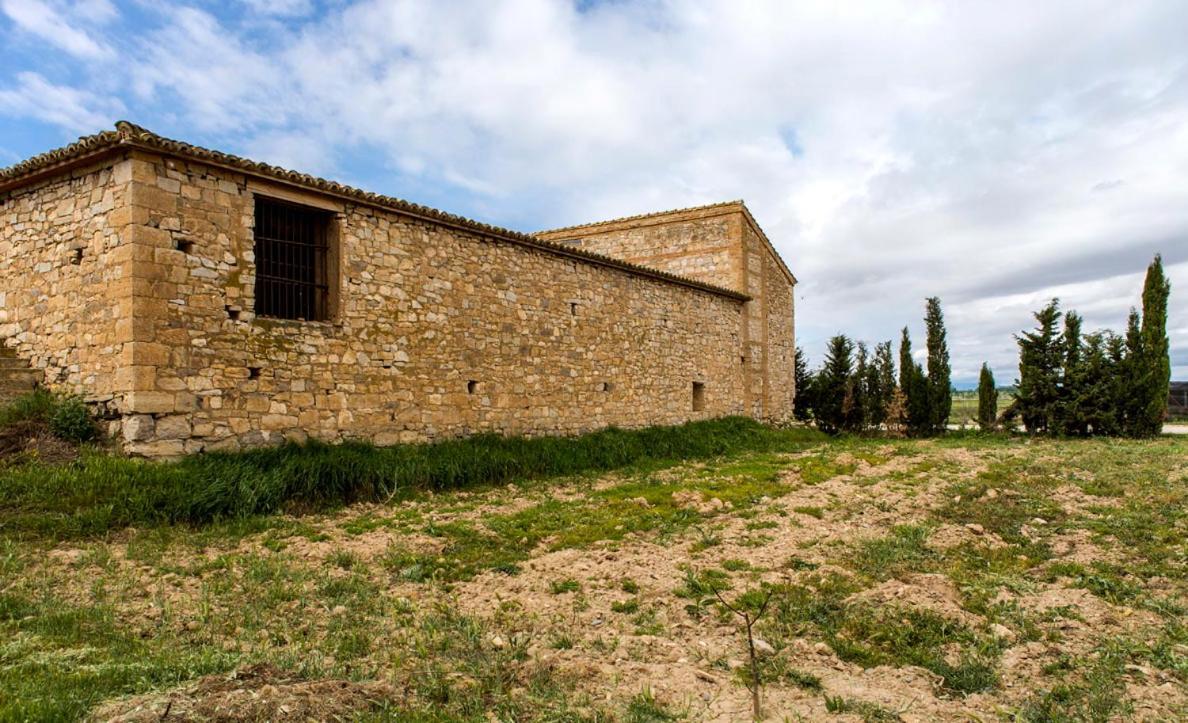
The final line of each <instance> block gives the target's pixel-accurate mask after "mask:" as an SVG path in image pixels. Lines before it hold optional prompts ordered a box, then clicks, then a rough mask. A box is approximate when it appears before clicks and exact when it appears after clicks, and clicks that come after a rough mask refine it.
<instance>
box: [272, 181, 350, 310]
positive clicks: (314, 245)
mask: <svg viewBox="0 0 1188 723" xmlns="http://www.w3.org/2000/svg"><path fill="white" fill-rule="evenodd" d="M331 219H332V214H331V213H329V212H327V211H322V210H320V209H316V208H310V207H308V206H299V205H297V204H293V203H287V202H285V201H278V200H276V199H272V198H265V197H263V196H256V229H255V239H256V314H257V315H259V316H271V317H275V318H278V319H300V320H305V321H324V320H326V319H327V318H328V315H329V300H328V296H329V284H328V282H327V273H326V261H327V259H326V255H327V247H328V237H329V235H330V234H329V231H330V222H331Z"/></svg>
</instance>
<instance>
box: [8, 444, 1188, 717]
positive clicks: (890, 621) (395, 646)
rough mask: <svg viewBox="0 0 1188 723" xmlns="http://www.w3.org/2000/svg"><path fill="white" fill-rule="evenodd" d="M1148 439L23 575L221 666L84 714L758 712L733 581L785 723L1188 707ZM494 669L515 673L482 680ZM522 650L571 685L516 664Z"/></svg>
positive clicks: (516, 494)
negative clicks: (752, 622)
mask: <svg viewBox="0 0 1188 723" xmlns="http://www.w3.org/2000/svg"><path fill="white" fill-rule="evenodd" d="M1151 444H1152V445H1162V446H1159V447H1154V446H1153V447H1152V448H1151V450H1154V451H1150V450H1148V451H1144V450H1141V449H1137V448H1136V449H1129V448H1123V449H1122V450H1121V451H1119V449H1118V448H1117V447H1112V446H1111V445H1110V444H1108V443H1086V444H1084V445H1080V444H1073V443H1067V444H1065V445H1064V446H1062V443H1043V444H1033V443H1023V442H1011V443H995V444H988V443H971V444H968V445H964V444H959V443H946V444H939V443H932V442H894V443H887V442H878V441H857V442H850V443H847V444H845V445H835V446H828V445H826V446H825V447H823V448H813V449H810V450H807V451H797V452H793V453H788V454H782V455H760V456H756V457H754V458H746V459H735V460H716V461H714V462H712V463H708V464H689V465H679V466H676V467H671V468H667V469H662V470H649V471H636V472H629V473H624V474H622V475H618V474H616V475H606V476H604V477H601V478H598V479H575V480H563V481H560V482H556V481H554V482H549V483H534V484H530V485H522V486H517V485H509V486H508V487H506V488H498V489H492V490H484V491H480V492H472V493H466V492H459V493H452V494H443V495H438V496H424V497H421V498H418V499H415V500H412V501H408V502H405V503H401V504H398V505H394V506H383V505H360V506H356V507H352V508H348V509H345V510H342V511H339V512H337V513H335V514H332V515H323V516H314V517H303V518H294V519H288V520H285V523H284V525H282V526H277V527H270V528H269V529H265V530H263V531H259V532H249V533H247V534H243V535H241V536H238V537H237V539H234V540H230V541H229V540H222V541H219V540H215V539H212V536H211V534H210V533H209V532H207V533H200V532H198V531H193V532H176V533H174V534H173V535H171V536H169V535H161V534H159V533H150V532H148V531H145V532H138V531H129V532H126V533H122V534H121V535H120V536H118V537H117V538H115V539H112V540H107V541H102V542H90V543H86V544H77V543H76V544H70V545H58V546H56V547H54V548H53V549H51V550H47V551H44V552H45V554H44V555H42V556H40V557H39V558H38V559H36V560H35V561H30V562H29V563H28V565H27V566H26V567H24V568H23V569H22V571H21V573H20V576H21V578H22V579H23V580H25V581H26V582H25V583H24V585H25V586H26V587H28V586H31V585H34V583H33V582H31V581H39V582H38V583H37V584H41V585H45V586H48V587H50V588H52V589H53V591H54V594H55V595H56V596H57V597H58V598H59V599H61V600H63V601H66V602H67V603H68V604H70V605H76V606H86V605H94V604H96V602H102V604H103V605H104V606H105V609H108V610H110V611H111V614H112V616H113V621H114V622H113V624H114V625H116V626H118V627H119V628H120V629H126V630H130V631H135V635H136V636H139V637H140V638H142V639H149V640H154V639H158V638H159V639H160V640H162V641H165V640H169V641H172V644H182V645H194V646H203V648H204V649H209V650H212V651H215V653H212V654H218V655H228V656H230V658H229V659H230V660H231V661H232V662H231V664H229V666H228V665H224V666H223V667H230V670H229V671H224V672H217V673H212V674H209V675H206V676H194V677H192V678H190V679H188V680H187V679H186V676H180V677H181V679H182V680H183V681H184V682H180V683H179V684H176V685H169V684H164V685H158V686H154V687H153V689H151V690H149V691H147V692H142V693H139V694H137V695H132V696H115V697H114V698H110V699H108V700H106V701H104V702H102V703H101V704H99V705H98V706H97V707H95V708H93V710H92V717H93V719H95V720H119V721H147V720H166V719H168V720H282V719H283V720H330V719H351V718H352V717H358V716H363V715H365V714H366V715H377V716H380V717H383V716H384V715H387V716H389V718H390V719H395V720H399V719H402V718H401V715H399V714H398V713H392V712H391V711H399V710H402V708H401V707H402V706H405V705H414V704H416V705H421V704H426V701H431V699H432V695H431V694H430V693H427V692H426V685H425V678H426V676H429V675H430V673H428V672H426V671H429V670H430V667H427V666H429V665H430V663H427V662H425V660H418V658H419V657H421V658H431V659H432V661H433V662H432V665H433V666H438V667H440V668H443V669H448V670H444V672H443V671H442V670H438V667H433V668H432V675H433V676H437V675H439V674H440V676H441V680H440V681H438V680H437V678H434V681H435V682H434V685H435V686H437V687H436V688H434V690H438V689H440V688H441V686H445V689H446V690H448V691H450V693H449V694H448V695H445V694H443V695H444V697H443V698H442V701H444V702H442V703H441V704H440V705H441V706H442V707H441V711H445V712H448V713H449V715H450V716H456V718H457V719H471V716H470V712H471V708H468V707H467V706H470V705H472V703H471V702H465V703H463V702H459V701H463V700H465V701H469V700H470V699H469V698H466V696H467V695H471V691H477V692H475V693H474V695H475V696H476V697H475V700H476V701H478V702H477V703H474V705H476V706H478V707H480V708H481V707H483V706H493V707H492V708H491V709H490V710H498V709H499V708H498V706H499V705H502V702H501V701H503V700H504V699H503V698H502V697H500V696H506V697H507V698H508V700H510V701H511V703H509V704H508V705H513V706H514V705H519V704H517V703H516V702H515V701H516V698H517V696H519V698H520V699H522V700H521V702H523V701H527V703H526V704H525V705H522V706H520V707H513V708H508V710H515V711H520V712H517V713H513V714H511V718H501V717H500V716H501V715H502V714H498V715H497V714H496V713H491V715H492V716H493V717H492V718H490V719H495V718H500V719H513V718H514V719H518V718H519V717H520V716H521V715H524V713H523V711H534V710H536V711H546V712H547V710H552V708H551V707H550V706H557V705H561V703H558V702H557V701H558V700H561V699H564V701H567V702H566V705H569V704H571V703H572V705H573V708H572V710H574V711H577V714H582V715H584V714H587V713H588V714H590V715H593V712H594V711H600V710H607V711H611V712H610V713H607V716H608V718H609V719H622V720H663V719H676V718H679V719H689V720H704V721H733V720H749V719H750V717H751V694H750V692H749V691H748V689H747V687H746V686H745V685H744V683H743V681H744V680H745V678H746V676H747V675H749V672H750V668H749V667H748V654H749V649H748V646H747V638H746V635H745V632H744V630H743V628H742V626H741V625H740V618H739V617H738V616H735V615H733V614H732V613H730V611H729V610H727V609H726V608H725V607H724V606H723V605H721V604H720V603H718V602H717V598H718V596H719V595H720V596H721V598H722V599H724V600H726V601H733V603H734V604H735V605H738V606H740V607H744V608H745V607H746V606H747V605H750V604H752V603H753V601H754V599H757V597H758V596H761V595H763V594H766V593H767V592H768V591H769V592H770V595H771V601H772V602H771V606H770V607H769V608H768V609H767V611H766V612H765V616H764V617H763V618H761V619H760V620H759V622H758V624H757V625H756V628H755V631H756V635H757V636H758V641H757V642H756V645H757V647H758V651H759V652H758V655H759V661H760V664H761V672H762V675H763V676H764V677H765V681H764V683H763V685H762V688H761V691H760V695H761V701H762V706H763V712H764V715H765V717H766V718H767V719H770V720H795V719H806V720H904V721H933V720H954V721H958V720H990V719H1000V718H1007V719H1010V718H1015V719H1024V720H1055V719H1060V718H1061V716H1064V717H1065V719H1073V720H1076V719H1086V720H1089V719H1103V720H1104V719H1138V720H1172V719H1184V717H1186V716H1188V687H1186V684H1185V680H1186V678H1185V675H1186V673H1188V635H1186V634H1185V630H1184V625H1183V617H1182V616H1183V614H1184V606H1185V604H1188V597H1186V595H1185V591H1186V585H1185V566H1186V561H1188V555H1186V552H1188V549H1186V547H1185V543H1184V537H1185V531H1186V523H1185V517H1184V515H1183V513H1182V511H1177V510H1176V509H1174V508H1177V507H1178V508H1179V510H1182V509H1183V504H1182V503H1183V501H1184V493H1185V489H1186V488H1188V474H1186V472H1185V470H1186V468H1188V455H1184V454H1183V453H1184V452H1185V451H1188V447H1185V446H1184V445H1183V444H1181V443H1178V442H1166V441H1164V442H1156V443H1151ZM1119 480H1121V481H1122V483H1123V484H1124V486H1123V487H1122V491H1121V492H1119V491H1118V490H1117V488H1116V487H1115V486H1114V485H1115V483H1117V482H1118V481H1119ZM1137 480H1143V481H1142V482H1139V481H1137ZM732 485H733V486H732ZM744 485H750V487H745V489H747V490H750V492H749V493H748V494H747V495H745V496H734V497H731V495H730V494H727V492H728V491H730V490H732V489H741V488H743V486H744ZM723 490H725V491H727V492H723ZM637 492H638V494H636V493H637ZM740 494H741V493H740ZM575 507H576V508H581V509H583V510H586V512H583V513H582V514H579V515H577V516H575V517H574V518H573V519H569V518H566V521H564V522H562V523H557V522H556V521H555V519H554V517H555V516H556V515H565V514H567V510H568V511H570V512H572V510H573V509H574V508H575ZM608 508H611V509H613V510H615V511H616V512H615V515H614V516H612V517H611V518H610V522H609V523H607V525H606V526H605V527H598V526H597V525H596V524H595V522H594V521H593V520H594V519H595V518H597V517H598V515H599V514H600V512H599V511H600V510H603V511H605V510H606V509H608ZM599 519H601V518H599ZM616 521H618V522H619V524H617V525H616ZM550 525H551V526H550ZM1132 534H1137V535H1138V536H1139V538H1138V539H1136V538H1132V537H1131V535H1132ZM512 548H514V549H517V550H519V549H522V550H523V552H522V553H517V554H515V555H511V556H509V555H510V553H509V552H508V550H509V549H512ZM100 577H102V578H103V582H102V584H99V583H97V582H96V580H97V578H100ZM21 586H22V584H17V585H12V584H10V585H9V588H10V589H16V588H20V587H21ZM328 590H329V591H331V592H327V591H328ZM748 594H750V595H751V596H752V597H751V602H747V595H748ZM443 611H448V616H461V618H460V619H465V620H469V621H474V624H473V626H472V627H466V628H465V631H466V632H465V633H464V635H463V638H462V640H461V641H460V642H459V641H453V642H448V643H447V642H443V641H444V640H445V638H444V637H443V636H445V635H446V633H445V632H442V631H443V630H444V629H445V628H444V627H442V628H439V627H431V626H436V625H445V624H444V623H441V622H440V621H441V620H442V619H444V618H443V617H442V616H443V615H446V613H445V612H443ZM449 619H451V620H454V619H455V618H454V617H449ZM429 621H434V622H429ZM451 629H452V628H451ZM344 641H346V642H344ZM463 648H466V649H467V650H470V649H473V651H480V652H478V653H473V655H479V654H480V653H481V654H482V655H484V656H488V657H490V660H487V659H486V658H483V659H479V658H475V657H472V652H462V649H463ZM491 666H494V667H493V668H492V667H491ZM501 666H504V667H506V668H507V669H508V670H511V669H513V668H514V670H515V671H518V672H516V673H514V675H513V674H511V673H509V674H508V675H510V676H512V677H513V678H515V680H511V682H505V683H501V682H492V680H495V679H497V678H498V675H496V674H495V673H493V672H492V670H493V669H496V668H498V669H501V670H502V669H503V668H502V667H501ZM527 666H531V670H533V671H548V675H549V676H551V677H550V678H549V680H554V681H560V682H559V683H557V685H556V686H555V687H556V689H554V688H548V690H549V691H550V692H547V693H546V692H540V691H542V690H545V688H546V686H545V685H544V684H543V683H542V684H540V685H539V686H538V687H537V688H533V684H532V683H530V682H525V680H527V679H526V678H524V679H522V678H516V677H515V676H521V675H523V676H527V675H528V673H525V672H524V671H525V670H528V669H529V668H528V667H527ZM236 671H238V672H236ZM536 674H537V673H532V675H536ZM451 696H452V697H451ZM534 696H540V699H541V700H543V701H545V702H544V703H540V704H539V705H535V704H533V703H532V701H533V700H535V699H534ZM640 696H644V697H643V698H641V697H640ZM546 699H547V700H546ZM641 700H643V701H644V702H645V703H646V705H644V703H640V702H639V701H641ZM410 701H411V702H410ZM625 701H630V704H628V702H625ZM385 706H386V707H385ZM645 708H646V711H651V712H650V713H648V715H652V716H653V717H647V715H644V714H642V713H640V710H644V709H645ZM385 710H387V711H389V712H388V713H383V711H385ZM418 710H421V709H420V708H418ZM566 710H569V709H568V708H567V709H566ZM375 711H380V712H379V713H376V712H375ZM615 711H617V712H615ZM646 711H645V712H646ZM439 712H440V711H439ZM442 715H443V718H441V719H455V718H450V717H449V716H446V715H445V713H444V712H443V713H442ZM575 715H576V714H575ZM660 716H672V717H673V718H663V717H660ZM527 717H530V718H531V717H536V716H535V714H528V715H527ZM579 717H580V716H579ZM426 719H434V720H436V719H438V718H426ZM474 719H483V715H479V714H477V713H476V715H475V716H474ZM550 719H552V718H550ZM591 719H592V718H591Z"/></svg>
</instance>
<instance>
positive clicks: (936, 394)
mask: <svg viewBox="0 0 1188 723" xmlns="http://www.w3.org/2000/svg"><path fill="white" fill-rule="evenodd" d="M924 324H925V327H926V328H927V331H928V338H927V344H928V427H929V432H930V433H931V434H941V433H943V432H944V431H945V430H946V429H947V428H948V425H949V414H950V413H951V412H952V411H953V387H952V380H951V375H952V367H951V366H950V365H949V345H948V342H947V341H946V339H945V336H946V334H945V317H944V314H942V313H941V305H940V299H938V298H937V297H935V296H933V297H930V298H929V299H928V302H927V312H926V313H925V316H924Z"/></svg>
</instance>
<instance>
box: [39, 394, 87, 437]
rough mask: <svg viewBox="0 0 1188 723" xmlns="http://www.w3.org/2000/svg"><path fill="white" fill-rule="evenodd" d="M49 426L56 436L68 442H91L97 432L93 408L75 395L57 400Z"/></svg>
mask: <svg viewBox="0 0 1188 723" xmlns="http://www.w3.org/2000/svg"><path fill="white" fill-rule="evenodd" d="M49 427H50V431H51V432H53V434H54V436H55V437H58V438H60V439H64V440H66V441H67V442H78V443H81V442H89V441H91V440H92V439H94V438H95V436H96V432H97V430H96V429H95V420H94V419H92V417H91V410H90V409H88V408H87V405H86V404H85V403H83V400H82V399H80V398H78V397H74V396H68V397H59V398H57V399H56V400H55V404H54V407H53V411H52V412H51V413H50V416H49Z"/></svg>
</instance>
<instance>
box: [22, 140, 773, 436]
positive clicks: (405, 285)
mask: <svg viewBox="0 0 1188 723" xmlns="http://www.w3.org/2000/svg"><path fill="white" fill-rule="evenodd" d="M276 213H281V214H282V215H284V214H285V213H290V214H294V215H292V216H291V217H290V216H284V219H285V220H284V221H283V223H282V222H280V221H275V220H269V217H268V216H266V215H265V214H276ZM294 219H296V220H294ZM278 223H279V224H281V225H280V226H278V228H283V229H287V230H281V231H272V230H270V231H268V232H267V234H268V235H269V236H272V235H280V236H284V238H283V239H281V240H280V241H277V242H275V243H276V244H281V245H280V246H268V247H267V250H264V251H262V249H264V247H262V246H261V245H260V244H262V243H269V244H273V243H274V242H273V241H266V240H265V239H264V238H263V236H262V235H261V234H262V233H264V232H263V231H262V230H261V229H263V228H264V227H265V226H266V225H269V224H271V225H273V226H275V225H276V224H278ZM285 224H288V225H287V226H286V225H285ZM306 226H308V227H309V228H311V229H315V227H316V229H315V230H316V233H314V232H311V233H314V235H315V236H317V239H319V240H317V241H316V243H314V242H312V241H311V242H309V243H310V244H313V245H312V246H309V245H300V250H301V253H306V252H307V251H308V252H309V256H308V257H302V258H308V259H312V260H309V261H308V263H307V262H306V261H301V260H300V259H299V260H297V261H293V260H292V259H288V257H285V258H286V259H288V261H287V262H286V263H280V264H278V262H277V261H276V259H275V255H276V254H277V253H278V252H277V251H276V250H275V249H276V248H285V249H287V248H290V247H292V248H297V247H298V246H295V245H294V244H298V241H300V243H301V244H305V243H306V242H305V240H302V239H298V240H296V241H295V240H293V239H290V238H289V236H286V235H285V234H289V233H290V232H291V227H292V228H306ZM269 228H271V226H269ZM293 233H295V232H293ZM293 238H297V237H293ZM310 238H313V237H312V236H311V237H310ZM286 244H287V245H286ZM315 246H316V250H317V253H314V252H313V251H311V249H313V248H314V247H315ZM261 253H264V254H266V255H267V256H268V259H267V260H265V259H263V258H262V257H261ZM299 255H300V254H299ZM290 262H291V263H290ZM262 265H263V266H267V268H263V266H262ZM298 266H301V267H302V270H300V273H306V272H308V273H309V274H310V277H309V280H305V279H304V277H303V280H301V281H294V279H295V278H296V277H290V276H286V274H290V271H286V270H285V269H289V268H290V267H292V268H296V267H298ZM306 266H307V267H308V268H305V267H306ZM292 273H297V272H292ZM278 274H279V275H280V276H281V277H283V278H282V279H281V280H280V281H275V280H274V277H276V276H277V275H278ZM306 281H308V284H307V285H305V286H300V289H303V290H304V291H302V290H299V291H298V292H294V293H296V295H297V297H298V300H299V302H300V303H296V305H294V304H293V303H291V301H285V299H283V298H281V299H280V300H279V301H278V300H277V299H278V298H280V297H276V296H275V294H276V291H275V290H276V289H278V288H282V286H283V288H286V289H288V288H298V286H299V284H304V283H306ZM319 281H320V283H315V282H319ZM270 284H271V285H270ZM278 284H280V286H278ZM794 284H795V279H794V278H793V276H792V274H791V273H790V272H789V271H788V269H787V267H786V266H785V265H784V264H783V262H782V261H781V260H780V259H779V256H778V255H777V254H776V252H775V250H774V249H773V248H772V246H771V244H770V242H769V241H768V240H767V238H766V237H765V236H764V234H763V232H762V230H761V229H760V228H759V226H758V224H757V223H755V220H754V219H753V218H752V217H751V215H750V213H749V212H748V211H747V209H746V207H745V206H744V205H743V204H742V203H741V202H732V203H726V204H718V205H714V206H706V207H702V208H696V209H687V210H683V211H674V212H668V213H663V214H653V215H649V216H640V217H634V218H627V219H619V220H617V221H610V222H604V223H600V224H593V225H589V226H581V227H574V228H570V229H561V230H557V231H549V232H543V233H540V234H537V235H527V234H521V233H516V232H513V231H508V230H505V229H500V228H496V227H493V226H489V225H486V224H481V223H478V222H475V221H471V220H468V219H465V218H461V217H458V216H454V215H450V214H445V213H442V212H440V211H435V210H433V209H429V208H425V207H423V206H418V205H415V204H410V203H407V202H405V201H401V200H398V199H394V198H389V197H385V196H380V195H376V194H371V193H365V192H362V191H358V190H355V189H352V188H349V187H346V186H342V185H340V184H337V183H332V182H328V181H323V180H321V179H317V178H312V177H310V176H306V175H302V174H297V173H293V172H290V171H285V170H282V169H278V168H275V167H272V166H267V165H264V164H259V163H254V162H252V161H248V160H245V159H242V158H237V157H235V156H230V155H227V154H223V153H219V152H216V151H210V150H207V149H203V148H199V147H196V146H192V145H189V144H185V143H180V142H177V141H172V140H168V139H165V138H162V137H160V136H157V135H155V134H152V133H150V132H148V131H146V130H144V129H142V128H139V127H137V126H134V125H131V124H128V123H120V124H117V127H116V130H114V131H106V132H103V133H99V134H96V135H94V136H89V137H86V138H83V139H81V140H80V141H79V142H78V143H75V144H73V145H71V146H68V147H66V148H63V149H60V150H58V151H54V152H51V153H48V154H45V155H42V156H37V157H35V158H32V159H30V160H28V161H25V162H24V163H21V164H18V165H16V166H13V167H11V168H8V169H4V170H3V171H0V344H2V345H3V346H5V347H7V348H8V349H9V350H10V351H11V352H15V354H16V355H17V356H18V357H19V358H20V359H21V360H23V361H24V362H26V363H28V364H29V365H30V366H31V367H32V368H33V369H34V370H35V371H36V372H37V373H38V375H39V376H40V378H41V380H42V382H43V383H44V384H45V385H48V386H53V387H59V388H62V389H65V390H67V391H70V392H73V393H78V394H82V395H83V396H84V397H85V398H86V399H87V400H88V401H89V402H91V403H93V404H95V405H96V406H97V407H98V408H100V409H101V410H102V411H103V412H104V413H105V415H106V416H107V418H109V419H110V424H111V430H112V432H113V433H114V434H116V435H117V436H118V438H119V439H121V440H122V442H123V444H124V448H125V449H126V450H127V451H128V452H130V453H133V454H139V455H145V456H151V457H168V456H176V455H180V454H184V453H191V452H197V451H201V450H216V449H238V448H241V447H245V446H252V445H259V444H268V443H274V442H276V441H279V440H283V439H297V440H301V439H305V438H307V437H316V438H319V439H325V440H331V441H333V440H340V439H356V438H357V439H370V440H373V441H375V442H376V443H379V444H390V443H395V442H412V441H423V440H430V439H438V438H443V437H450V436H458V435H464V434H470V433H476V432H498V433H505V434H528V435H539V434H570V433H579V432H584V431H589V430H593V429H597V428H600V427H604V426H607V425H618V426H624V427H639V426H646V425H652V424H672V423H679V422H683V421H687V420H691V419H701V418H709V417H717V416H723V415H728V414H747V415H750V416H753V417H755V418H758V419H762V420H765V421H772V422H781V421H785V420H787V419H789V418H790V417H791V414H792V405H793V400H794V395H795V389H794V387H793V355H794V347H795V344H794V327H793V296H792V290H793V285H794ZM286 285H287V286H286ZM261 289H268V290H269V291H263V292H262V291H260V290H261ZM311 289H312V290H313V291H309V290H311ZM258 292H259V293H260V294H270V296H268V297H267V298H265V297H264V296H258ZM301 294H307V296H301ZM310 294H316V296H317V299H316V301H317V303H316V304H314V303H313V302H312V301H310V298H309V295H310ZM306 302H310V303H308V304H307V303H306ZM278 304H280V306H277V305H278ZM286 304H288V305H287V306H286ZM277 308H283V309H284V310H283V311H281V312H279V313H277V312H275V311H273V312H272V315H265V314H261V313H257V312H258V311H260V310H267V311H271V310H275V309H277ZM297 308H300V309H303V311H301V312H294V311H293V310H294V309H297ZM294 315H297V316H305V317H308V319H301V318H278V317H284V316H294Z"/></svg>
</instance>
